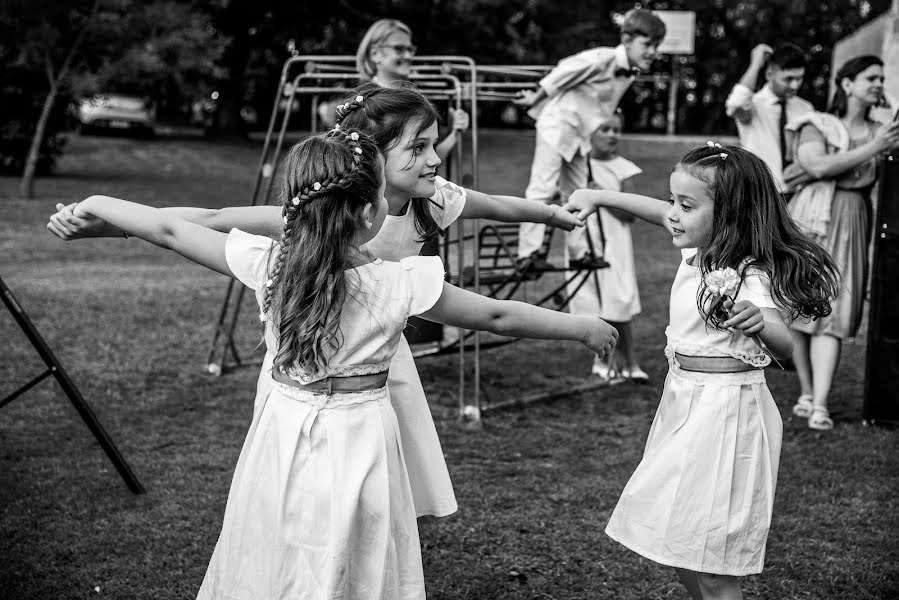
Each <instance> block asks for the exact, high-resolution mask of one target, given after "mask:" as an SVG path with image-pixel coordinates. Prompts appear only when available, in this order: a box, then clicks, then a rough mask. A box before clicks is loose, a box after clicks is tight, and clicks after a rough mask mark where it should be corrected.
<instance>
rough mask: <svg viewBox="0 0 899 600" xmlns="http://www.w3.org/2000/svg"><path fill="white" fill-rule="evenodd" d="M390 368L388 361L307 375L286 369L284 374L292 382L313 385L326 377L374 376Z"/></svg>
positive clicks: (330, 368)
mask: <svg viewBox="0 0 899 600" xmlns="http://www.w3.org/2000/svg"><path fill="white" fill-rule="evenodd" d="M389 368H390V361H389V360H387V361H384V362H379V363H371V364H364V365H351V366H347V367H339V366H338V367H328V368H327V369H326V370H325V371H324V372H318V373H314V374H312V375H309V374H308V373H304V372H302V371H299V370H297V369H287V370H286V371H285V373H286V374H287V376H288V377H290V378H291V379H293V380H294V381H298V382H300V383H302V384H304V385H305V384H308V383H314V382H316V381H319V380H320V379H325V378H326V377H352V376H353V375H374V374H375V373H383V372H384V371H386V370H388V369H389Z"/></svg>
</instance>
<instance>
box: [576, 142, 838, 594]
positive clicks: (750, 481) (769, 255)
mask: <svg viewBox="0 0 899 600" xmlns="http://www.w3.org/2000/svg"><path fill="white" fill-rule="evenodd" d="M599 206H604V207H608V208H615V209H619V210H623V211H626V212H628V213H630V214H632V215H634V216H636V217H640V218H642V219H645V220H647V221H649V222H650V223H654V224H656V225H660V226H662V227H665V228H666V229H668V231H670V232H671V236H672V241H673V243H674V246H675V247H676V248H678V249H680V250H681V254H682V260H681V263H680V267H679V268H678V271H677V274H676V275H675V277H674V283H673V284H672V287H671V303H670V312H671V322H670V325H669V326H668V328H667V329H666V330H665V333H666V335H667V337H668V346H667V348H665V355H666V356H667V357H668V364H669V369H668V377H667V379H666V380H665V389H664V390H663V391H662V399H661V401H660V402H659V408H658V410H657V412H656V416H655V420H654V421H653V423H652V428H651V429H650V431H649V438H648V439H647V441H646V448H645V450H644V452H643V460H642V461H640V464H639V465H638V466H637V469H636V471H634V474H633V475H632V476H631V478H630V481H628V483H627V485H626V486H625V488H624V491H623V492H622V493H621V498H620V499H619V501H618V505H617V506H616V507H615V510H614V511H613V513H612V517H611V519H610V520H609V524H608V526H607V527H606V533H607V534H608V535H609V536H610V537H612V539H614V540H617V541H618V542H620V543H622V544H623V545H625V546H626V547H628V548H630V549H631V550H633V551H635V552H637V553H639V554H641V555H643V556H645V557H646V558H649V559H650V560H654V561H656V562H658V563H660V564H663V565H668V566H671V567H674V568H675V570H676V571H677V574H678V576H679V577H680V580H681V582H682V583H683V584H684V586H685V587H686V588H687V590H688V591H689V593H690V596H691V597H692V598H694V599H695V600H736V599H738V598H742V593H741V590H740V581H739V577H740V576H742V575H748V574H752V573H760V572H761V571H762V566H763V563H764V560H765V544H766V541H767V538H768V530H769V528H770V526H771V512H772V508H773V505H774V489H775V486H776V484H777V468H778V463H779V461H780V446H781V437H782V433H783V425H782V421H781V415H780V411H779V410H778V408H777V404H775V402H774V399H773V398H772V397H771V392H769V391H768V386H767V384H766V383H765V373H764V367H766V366H767V365H768V364H769V363H770V362H771V361H772V359H773V360H776V358H777V357H779V358H785V357H787V356H789V355H790V351H791V349H792V339H791V336H790V331H789V329H788V328H787V325H786V324H785V323H784V316H786V317H787V318H789V319H790V320H795V319H799V318H804V319H815V318H819V317H823V316H825V315H827V314H828V313H829V312H830V304H829V303H830V300H831V299H832V298H833V297H834V296H835V295H836V293H837V287H838V283H837V282H838V274H837V271H836V266H835V264H834V262H833V260H832V259H831V258H830V256H829V255H828V254H827V252H826V251H825V250H824V249H823V248H822V247H821V246H819V245H818V244H816V243H815V242H814V241H812V239H810V238H809V237H807V236H806V235H805V234H803V233H802V232H801V231H800V230H799V228H798V227H797V226H796V224H795V223H794V222H793V219H792V218H791V217H790V215H789V213H788V212H787V207H786V204H785V203H784V201H783V199H782V198H781V195H780V193H779V191H778V189H777V186H776V184H775V183H774V177H773V176H772V174H771V171H770V169H768V167H767V166H766V165H765V163H764V162H763V161H762V160H761V159H760V158H758V157H757V156H756V155H754V154H752V153H751V152H748V151H746V150H743V149H740V148H731V147H727V146H721V145H720V144H716V143H714V142H709V143H708V145H707V146H703V147H700V148H696V149H694V150H691V151H690V152H688V153H687V154H686V155H685V156H684V157H683V158H682V159H681V161H680V162H679V163H678V164H677V166H676V167H675V169H674V172H673V173H672V174H671V199H670V200H669V202H668V204H667V205H666V204H665V203H663V202H660V201H658V200H655V199H653V198H647V197H646V196H639V195H636V194H625V193H621V192H615V191H608V190H577V191H575V192H574V193H573V194H572V195H571V198H570V199H569V202H568V204H567V205H566V207H567V208H569V209H571V210H577V211H579V214H580V216H581V217H582V218H586V217H587V216H588V215H589V214H591V213H592V212H594V211H595V210H596V208H597V207H599ZM782 315H784V316H782Z"/></svg>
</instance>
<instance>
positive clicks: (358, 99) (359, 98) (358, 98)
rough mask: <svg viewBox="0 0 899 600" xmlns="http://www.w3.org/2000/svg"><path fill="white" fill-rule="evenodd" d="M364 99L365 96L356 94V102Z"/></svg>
mask: <svg viewBox="0 0 899 600" xmlns="http://www.w3.org/2000/svg"><path fill="white" fill-rule="evenodd" d="M363 100H365V98H364V97H363V96H356V102H362V101H363Z"/></svg>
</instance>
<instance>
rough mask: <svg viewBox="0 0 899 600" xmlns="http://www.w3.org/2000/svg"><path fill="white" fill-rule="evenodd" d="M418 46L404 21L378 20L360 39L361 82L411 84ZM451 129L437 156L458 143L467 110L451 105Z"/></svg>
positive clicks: (446, 152) (357, 59)
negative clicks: (459, 132) (453, 107)
mask: <svg viewBox="0 0 899 600" xmlns="http://www.w3.org/2000/svg"><path fill="white" fill-rule="evenodd" d="M416 50H417V48H416V47H415V44H413V43H412V30H411V29H409V26H408V25H406V24H405V23H403V22H402V21H397V20H396V19H381V20H379V21H375V22H374V23H373V24H372V26H371V27H369V28H368V31H366V32H365V35H364V36H363V37H362V41H361V42H359V49H358V50H357V51H356V69H357V70H358V71H359V78H360V80H361V83H365V82H368V81H371V82H373V83H377V84H378V85H380V86H381V87H388V88H394V87H400V86H403V85H408V83H407V82H408V81H409V80H410V76H411V74H412V57H413V56H415V51H416ZM449 120H450V132H449V134H447V136H446V137H445V138H444V139H443V140H441V142H440V143H439V144H437V147H436V150H437V156H439V157H440V159H441V160H446V157H447V156H449V153H450V152H451V151H452V149H453V147H454V146H455V145H456V142H457V137H456V131H460V130H465V129H468V121H469V117H468V113H467V112H465V111H464V110H461V109H450V119H449Z"/></svg>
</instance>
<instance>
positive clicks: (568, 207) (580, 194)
mask: <svg viewBox="0 0 899 600" xmlns="http://www.w3.org/2000/svg"><path fill="white" fill-rule="evenodd" d="M600 206H602V191H601V190H588V189H582V190H574V192H572V193H571V195H570V196H568V202H566V203H565V206H563V207H562V210H564V211H567V212H570V213H574V214H575V216H576V217H577V218H578V219H580V220H581V221H584V220H585V219H586V218H587V217H589V216H590V215H592V214H593V213H595V212H596V209H598V208H599V207H600Z"/></svg>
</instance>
